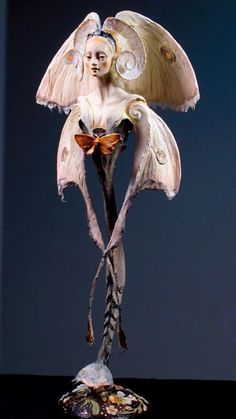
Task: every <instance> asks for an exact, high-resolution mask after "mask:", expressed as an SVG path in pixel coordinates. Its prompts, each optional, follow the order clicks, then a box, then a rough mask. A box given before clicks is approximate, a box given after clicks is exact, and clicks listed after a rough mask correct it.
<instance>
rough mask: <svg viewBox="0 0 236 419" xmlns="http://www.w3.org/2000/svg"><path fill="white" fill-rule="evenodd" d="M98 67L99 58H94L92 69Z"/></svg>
mask: <svg viewBox="0 0 236 419" xmlns="http://www.w3.org/2000/svg"><path fill="white" fill-rule="evenodd" d="M97 65H98V60H97V58H93V60H92V67H97Z"/></svg>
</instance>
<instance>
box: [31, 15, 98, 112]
mask: <svg viewBox="0 0 236 419" xmlns="http://www.w3.org/2000/svg"><path fill="white" fill-rule="evenodd" d="M99 27H100V19H99V16H98V15H97V14H96V13H90V14H89V15H87V16H86V18H85V19H84V21H83V22H82V23H81V24H80V25H79V26H78V28H76V29H75V30H74V32H73V33H72V34H71V35H70V36H69V38H68V39H67V40H66V41H65V42H64V44H63V45H62V47H61V48H60V49H59V51H58V52H57V53H56V55H55V56H54V58H53V59H52V61H51V63H50V64H49V66H48V68H47V70H46V73H45V75H44V76H43V79H42V81H41V83H40V86H39V88H38V91H37V94H36V100H37V103H39V104H41V105H44V106H48V107H50V108H52V107H55V106H56V107H58V108H59V109H62V110H63V111H65V112H68V111H69V110H70V108H71V107H72V105H74V104H75V103H77V101H78V98H79V96H82V95H86V94H88V93H89V92H90V90H89V82H88V80H87V78H86V77H83V71H82V69H83V63H82V55H83V53H84V48H85V42H86V39H87V35H88V34H89V33H91V32H94V31H95V30H97V29H98V28H99ZM90 88H91V90H92V89H93V87H92V86H90Z"/></svg>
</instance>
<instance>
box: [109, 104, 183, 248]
mask: <svg viewBox="0 0 236 419" xmlns="http://www.w3.org/2000/svg"><path fill="white" fill-rule="evenodd" d="M127 116H128V117H129V118H130V120H131V121H132V123H133V124H134V128H135V131H136V137H137V139H136V147H135V156H134V165H133V174H132V178H131V181H130V183H129V186H128V189H127V192H126V196H125V199H124V202H123V205H122V207H121V210H120V213H119V216H118V219H117V222H116V224H115V227H114V230H113V233H112V237H111V239H110V242H109V244H108V247H107V249H106V252H108V251H110V250H111V249H112V248H113V247H116V246H117V245H118V243H119V241H120V239H121V235H122V232H123V231H124V227H125V219H126V214H127V211H128V209H129V207H130V205H131V203H132V201H133V199H134V197H135V196H136V195H137V193H138V192H140V191H141V190H143V189H159V190H162V191H164V192H165V193H166V195H167V197H168V198H169V199H172V198H173V197H174V196H175V195H176V193H177V192H178V190H179V185H180V180H181V162H180V156H179V150H178V146H177V144H176V142H175V139H174V136H173V134H172V133H171V131H170V129H169V128H168V126H167V125H166V124H165V122H164V121H163V120H162V119H161V118H160V117H159V116H157V115H156V114H155V112H153V111H152V110H151V109H150V108H149V107H148V106H147V105H146V104H145V103H144V102H141V101H138V102H137V101H136V102H135V101H134V102H133V103H132V102H131V104H130V105H129V108H128V109H127Z"/></svg>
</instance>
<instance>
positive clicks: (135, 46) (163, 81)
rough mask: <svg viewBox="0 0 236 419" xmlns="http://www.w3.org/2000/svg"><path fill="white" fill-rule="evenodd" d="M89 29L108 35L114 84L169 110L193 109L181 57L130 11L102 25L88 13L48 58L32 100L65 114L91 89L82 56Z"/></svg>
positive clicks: (189, 75) (192, 82)
mask: <svg viewBox="0 0 236 419" xmlns="http://www.w3.org/2000/svg"><path fill="white" fill-rule="evenodd" d="M94 33H99V34H100V35H99V36H103V37H106V38H107V39H108V40H110V41H111V39H114V42H115V46H116V60H115V66H114V70H113V72H112V74H111V76H112V81H113V83H114V84H115V85H116V86H119V87H121V88H123V89H124V90H126V91H127V92H129V93H136V94H139V95H142V96H144V97H145V99H146V100H147V101H148V102H151V103H157V104H160V105H163V106H167V107H170V108H172V109H174V110H181V111H185V110H187V109H188V107H194V105H195V103H196V102H197V100H198V99H199V90H198V85H197V80H196V77H195V73H194V70H193V68H192V66H191V63H190V61H189V59H188V57H187V55H186V54H185V52H184V51H183V49H182V48H181V46H180V45H179V44H178V43H177V42H176V41H175V39H174V38H173V37H172V36H171V35H170V34H169V32H167V31H166V30H165V29H164V28H163V27H161V26H160V25H158V24H157V23H155V22H153V21H152V20H150V19H148V18H146V17H145V16H142V15H140V14H138V13H134V12H131V11H124V12H120V13H118V14H117V15H116V16H115V17H109V18H107V19H106V20H105V22H104V23H103V25H102V26H101V22H100V18H99V16H98V15H97V13H90V14H88V15H87V16H86V18H85V19H84V21H83V22H82V23H81V24H80V25H79V26H78V28H77V29H76V30H75V31H74V32H73V33H72V34H71V35H70V37H69V38H68V39H67V40H66V41H65V43H64V44H63V45H62V47H61V48H60V50H59V51H58V52H57V54H56V55H55V57H54V58H53V60H52V61H51V63H50V65H49V67H48V69H47V71H46V73H45V75H44V77H43V79H42V81H41V84H40V86H39V89H38V92H37V102H38V103H41V104H43V105H45V106H49V107H54V106H57V107H59V108H62V109H63V110H64V111H65V112H66V111H67V110H68V109H70V108H71V107H72V106H73V105H74V104H75V103H76V102H77V101H78V98H79V96H81V95H87V94H89V93H91V91H93V89H94V85H93V82H94V81H93V80H91V77H89V75H88V74H87V73H86V72H83V56H84V54H85V48H86V42H87V39H88V38H89V37H90V36H93V34H94ZM111 42H113V41H111Z"/></svg>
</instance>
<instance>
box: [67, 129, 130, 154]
mask: <svg viewBox="0 0 236 419" xmlns="http://www.w3.org/2000/svg"><path fill="white" fill-rule="evenodd" d="M74 138H75V141H76V142H77V144H79V146H80V147H81V148H82V149H83V151H84V152H85V154H87V156H89V155H91V154H92V153H93V152H94V150H95V148H96V146H98V147H99V149H100V151H101V153H102V154H104V155H108V154H112V153H113V151H114V149H115V146H116V144H117V143H118V142H119V141H122V137H121V135H120V134H117V133H112V134H107V135H103V136H102V137H93V136H92V135H89V134H76V135H75V136H74Z"/></svg>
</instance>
